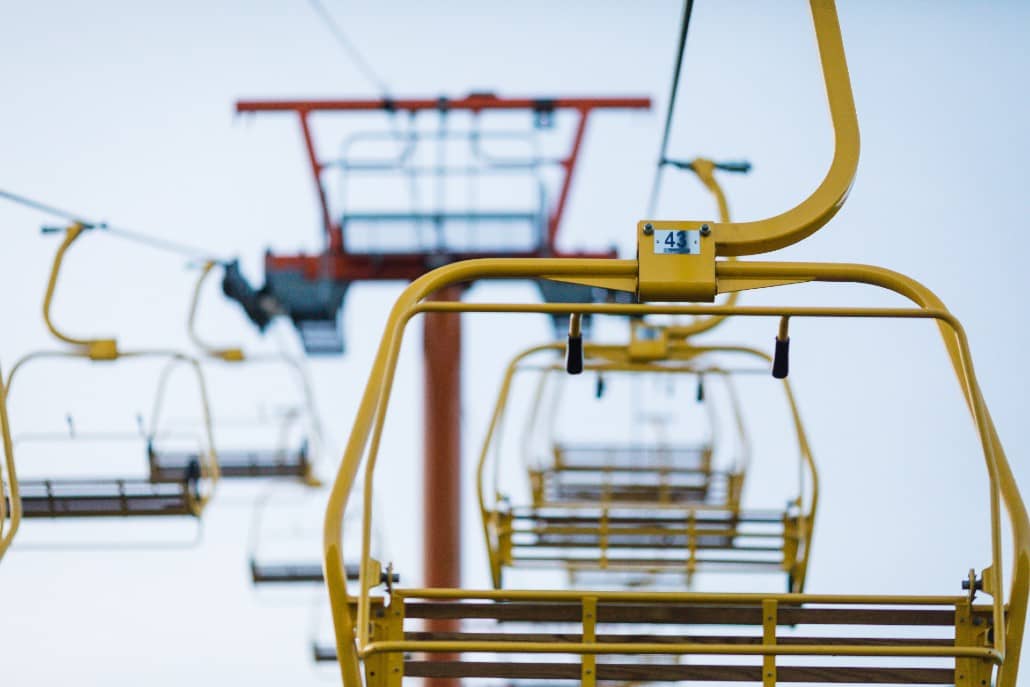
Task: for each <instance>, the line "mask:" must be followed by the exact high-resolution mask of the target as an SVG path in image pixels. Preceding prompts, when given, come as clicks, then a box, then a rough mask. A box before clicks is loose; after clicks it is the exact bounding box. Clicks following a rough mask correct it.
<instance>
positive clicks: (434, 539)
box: [223, 93, 651, 587]
mask: <svg viewBox="0 0 1030 687" xmlns="http://www.w3.org/2000/svg"><path fill="white" fill-rule="evenodd" d="M650 106H651V101H650V99H649V98H619V97H596V98H502V97H499V96H496V95H494V94H490V93H474V94H470V95H468V96H466V97H462V98H454V99H451V98H442V97H441V98H411V99H409V98H404V99H401V98H398V99H377V100H291V101H283V100H241V101H239V102H237V103H236V111H237V112H238V113H280V114H292V115H294V116H296V117H297V121H298V123H299V124H300V131H301V135H302V137H303V141H304V146H305V149H306V151H307V158H308V161H309V163H310V168H311V175H312V179H313V181H314V182H315V190H316V194H317V199H318V203H319V205H320V208H321V221H322V224H323V232H324V248H323V250H322V251H321V252H320V253H318V254H313V255H308V254H295V255H276V254H273V253H271V252H269V253H266V255H265V284H264V286H263V287H261V289H259V290H256V289H253V288H251V287H250V286H249V284H248V283H247V282H246V280H245V279H244V278H243V276H242V274H241V273H240V272H239V268H238V266H237V265H235V264H232V265H229V266H227V267H226V272H225V279H224V280H223V289H224V290H225V292H226V295H228V296H229V297H230V298H233V299H235V300H237V301H239V302H240V304H241V305H242V306H243V307H244V309H245V310H246V311H247V314H248V315H249V316H250V317H251V319H252V320H253V321H254V323H255V324H256V325H257V326H258V327H259V328H262V329H263V328H264V327H265V326H266V325H267V324H268V322H269V321H270V319H271V318H272V317H273V316H275V315H279V314H282V315H286V316H289V317H290V318H291V319H292V320H293V322H294V324H295V325H296V327H297V330H298V332H299V333H300V335H301V338H302V341H303V342H304V346H305V349H306V350H307V351H308V352H309V353H340V352H342V351H343V336H342V334H341V332H340V327H339V319H338V312H339V310H340V308H341V307H342V305H343V301H344V297H345V295H346V292H347V288H348V287H349V286H350V285H351V284H352V283H353V282H358V281H368V280H405V281H407V280H412V279H415V278H417V277H419V276H420V275H422V274H423V273H424V272H426V271H428V270H431V269H433V268H435V267H438V266H440V265H443V264H446V263H448V262H453V261H456V260H465V259H470V258H481V257H498V256H507V257H544V256H555V257H615V254H614V251H612V250H600V251H597V252H592V253H574V254H570V253H562V252H561V251H559V250H558V248H557V238H558V233H559V230H560V229H561V222H562V216H563V213H564V211H565V207H566V204H567V201H568V197H569V193H570V190H571V188H572V181H573V178H574V172H575V169H576V164H577V162H578V161H579V159H580V152H581V150H582V147H583V142H584V137H585V133H586V129H587V122H588V120H589V119H590V116H591V115H592V114H594V112H595V111H598V110H612V109H622V110H646V109H649V108H650ZM331 115H335V116H336V117H335V118H336V119H339V115H350V120H351V122H357V123H358V124H360V125H363V126H367V125H368V123H369V122H372V121H377V123H378V125H379V128H377V129H371V130H367V129H366V130H356V129H355V130H350V129H348V133H347V134H346V135H345V136H344V137H343V140H342V143H341V144H340V145H339V148H338V150H337V153H336V154H334V155H326V154H324V153H320V152H319V151H320V148H319V145H318V142H316V139H315V136H314V135H313V131H312V128H313V124H314V123H315V121H316V120H317V121H319V122H321V121H323V120H329V119H330V116H331ZM326 123H327V124H328V121H327V122H326ZM334 123H336V124H338V122H334ZM384 124H385V126H384ZM331 199H333V200H336V201H337V202H338V206H336V204H335V203H333V202H331ZM334 207H335V211H334ZM539 285H540V289H541V294H542V297H543V298H544V299H545V300H561V301H564V302H569V301H574V302H589V301H592V300H596V299H598V298H601V297H604V294H599V293H597V292H596V290H591V289H589V288H587V287H579V286H575V285H561V284H557V283H555V282H539ZM436 297H437V298H441V299H457V298H460V292H458V291H455V290H451V291H448V292H447V293H440V294H437V295H436ZM458 317H459V316H458V315H451V314H433V315H427V316H426V320H425V328H424V354H425V408H424V417H425V457H424V459H425V462H424V485H425V486H424V496H425V504H424V507H425V518H424V528H425V536H424V546H425V559H424V560H425V580H424V583H425V584H426V585H427V586H430V587H433V586H442V587H456V586H458V585H459V578H460V568H461V556H460V552H461V542H460V530H461V528H460V503H461V498H460V495H461V482H460V475H461V441H460V433H461V427H460V409H461V393H460V390H461V325H460V320H459V319H458Z"/></svg>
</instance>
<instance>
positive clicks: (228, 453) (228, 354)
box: [148, 261, 322, 486]
mask: <svg viewBox="0 0 1030 687" xmlns="http://www.w3.org/2000/svg"><path fill="white" fill-rule="evenodd" d="M216 266H217V263H216V262H214V261H208V262H205V263H204V265H203V266H202V269H201V273H200V277H199V278H198V280H197V283H196V286H195V287H194V290H193V297H192V301H191V303H190V310H189V317H188V319H187V331H188V333H189V337H190V339H191V340H192V342H193V343H194V345H195V346H196V347H197V349H198V350H199V351H200V352H201V354H202V357H201V359H202V360H203V361H205V362H208V361H210V362H211V363H215V364H217V363H223V364H225V365H230V366H238V367H240V368H242V372H244V373H245V374H259V372H258V371H257V368H258V366H264V367H271V366H275V367H283V368H285V369H287V370H288V371H289V373H290V375H291V377H293V378H294V379H295V380H296V383H297V387H298V388H299V390H300V392H301V394H300V398H301V405H300V406H299V407H296V408H290V409H289V410H288V411H287V412H284V413H282V416H281V417H280V418H278V419H277V422H278V430H279V431H278V435H279V439H278V442H277V445H275V446H271V447H259V446H247V447H245V448H238V447H228V446H224V445H223V446H219V450H218V463H219V469H220V473H221V477H222V478H224V479H237V478H244V479H247V478H261V477H272V478H287V479H297V480H300V481H301V482H303V483H304V484H307V485H309V486H318V485H319V484H320V482H319V481H318V479H317V478H316V477H315V474H314V467H313V463H312V460H311V456H312V454H315V455H317V454H318V452H319V450H320V447H321V436H322V435H321V420H320V418H319V416H318V411H317V408H316V407H315V400H314V392H313V390H312V387H311V381H310V379H309V378H308V374H307V371H306V370H305V369H304V366H303V365H302V364H301V363H300V362H299V361H297V360H295V359H294V358H292V357H290V356H289V355H287V354H285V353H279V354H267V355H258V354H248V353H245V352H244V351H243V350H242V349H241V348H238V347H236V348H219V347H216V346H212V345H210V344H208V343H207V342H205V341H204V340H203V339H202V338H201V337H200V335H199V334H198V333H197V328H196V319H197V311H198V309H199V305H200V299H201V294H202V292H203V287H204V284H205V282H206V280H207V278H208V276H209V275H210V274H211V273H212V272H213V271H214V268H215V267H216ZM177 367H178V365H177V364H176V361H171V362H170V363H169V364H168V366H167V367H166V368H165V370H164V372H163V373H162V375H161V381H160V382H159V385H158V401H157V402H158V404H159V405H160V404H162V403H163V400H164V397H165V395H166V393H167V389H168V383H169V380H170V379H171V377H172V372H173V371H174V370H175V369H176V368H177ZM217 421H218V419H217V418H216V422H217ZM299 421H303V422H304V424H305V427H304V428H303V429H304V430H307V432H308V433H309V434H310V436H306V437H301V439H300V440H299V441H298V442H297V443H296V445H291V441H293V439H294V435H295V434H296V432H295V429H294V428H295V425H296V424H297V423H298V422H299ZM249 424H250V425H253V423H249ZM219 426H221V423H219ZM148 457H149V462H150V478H151V480H152V481H154V482H177V481H179V480H181V479H182V476H183V475H184V474H185V473H186V471H187V470H188V468H189V466H190V465H192V464H194V463H195V462H196V461H197V459H198V456H197V453H196V452H195V451H182V450H177V451H175V450H160V449H159V448H158V445H157V443H155V442H151V444H150V446H149V448H148Z"/></svg>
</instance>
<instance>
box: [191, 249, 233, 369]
mask: <svg viewBox="0 0 1030 687" xmlns="http://www.w3.org/2000/svg"><path fill="white" fill-rule="evenodd" d="M216 265H217V263H216V262H214V261H213V260H208V261H207V262H205V263H204V264H203V265H202V266H201V268H200V276H199V277H198V278H197V284H196V286H194V287H193V297H192V298H191V299H190V312H189V315H188V316H187V318H186V332H187V333H188V335H189V337H190V341H192V342H193V345H194V346H196V347H197V348H198V349H199V350H200V351H201V352H202V353H204V355H207V356H211V357H212V358H220V359H221V360H224V361H226V362H229V363H238V362H242V361H243V360H244V359H245V356H244V354H243V349H241V348H239V347H234V348H218V347H216V346H212V345H211V344H209V343H207V342H206V341H204V340H203V338H201V336H200V335H199V334H198V333H197V310H198V309H199V308H200V295H201V293H202V292H203V290H204V282H206V281H207V278H208V276H210V275H211V273H212V272H213V271H214V268H215V267H216Z"/></svg>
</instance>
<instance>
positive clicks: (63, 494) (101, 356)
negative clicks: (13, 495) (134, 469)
mask: <svg viewBox="0 0 1030 687" xmlns="http://www.w3.org/2000/svg"><path fill="white" fill-rule="evenodd" d="M84 230H85V227H83V226H82V225H80V224H75V225H72V226H71V227H69V228H68V229H66V230H65V232H64V234H65V235H64V240H63V241H62V243H61V245H60V247H59V248H58V250H57V253H56V255H55V257H54V262H53V266H52V268H51V271H50V278H49V281H48V284H47V290H46V296H45V298H44V302H43V318H44V321H45V323H46V325H47V328H48V329H49V330H50V332H51V333H52V334H53V335H54V336H55V337H56V338H57V339H58V340H60V341H62V342H64V343H66V344H70V345H71V349H70V350H65V351H37V352H33V353H30V354H28V355H26V356H24V357H23V358H21V359H20V360H19V361H17V362H16V363H15V364H14V366H13V367H12V368H11V370H10V372H9V373H8V376H7V381H6V384H5V392H6V395H7V398H8V399H10V398H11V393H12V388H13V384H14V381H15V378H16V376H17V373H18V372H19V371H20V370H22V369H23V368H24V367H25V366H27V365H29V364H31V363H35V362H39V361H42V360H57V359H77V360H88V361H91V362H99V363H107V364H114V363H115V362H116V361H119V360H127V359H144V358H150V359H159V360H165V361H176V362H178V363H185V364H188V365H189V366H190V367H191V368H192V369H193V371H194V374H195V378H196V382H197V388H198V391H199V405H200V409H201V413H202V416H203V419H204V435H203V436H204V440H205V442H206V444H207V446H206V450H205V451H201V452H200V453H199V455H198V460H197V461H196V462H195V463H193V464H192V465H191V467H190V468H189V470H187V472H186V473H185V474H184V475H183V476H182V479H181V480H179V481H176V482H170V483H168V484H154V483H152V482H150V481H149V480H148V479H146V478H145V477H140V478H126V479H115V478H99V479H84V480H82V479H60V478H55V479H44V480H28V479H22V480H20V481H19V487H20V508H21V510H20V513H21V516H22V517H23V518H62V517H76V518H78V517H114V516H137V515H138V516H175V515H187V516H194V517H195V516H199V515H200V513H201V512H202V510H203V508H204V506H205V505H206V504H207V502H208V500H209V499H210V498H211V495H212V493H213V489H214V485H215V483H216V482H217V480H218V476H219V471H218V461H217V457H216V454H215V449H214V439H213V433H212V430H211V419H210V415H209V411H208V400H207V389H206V386H205V382H204V376H203V373H202V372H201V369H200V365H199V363H198V362H197V361H196V360H195V359H193V358H190V357H189V356H186V355H183V354H181V353H178V352H175V351H165V350H147V351H121V350H119V349H118V346H117V344H116V342H115V340H114V339H78V338H73V337H71V336H68V335H66V334H64V333H62V332H61V331H60V330H58V329H57V328H56V327H55V326H54V324H53V322H52V320H51V316H50V307H51V304H52V302H53V296H54V291H55V289H56V286H57V279H58V275H59V273H60V269H61V265H62V263H63V260H64V255H65V252H66V251H67V250H68V248H69V247H70V246H71V245H72V243H74V242H75V241H76V240H77V239H78V238H79V237H80V236H81V235H82V233H83V231H84ZM157 414H158V410H157V409H155V416H154V418H153V423H154V426H155V427H156V426H157V423H158V417H157Z"/></svg>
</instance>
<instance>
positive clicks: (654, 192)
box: [646, 0, 694, 217]
mask: <svg viewBox="0 0 1030 687" xmlns="http://www.w3.org/2000/svg"><path fill="white" fill-rule="evenodd" d="M693 10H694V0H684V2H683V19H682V21H681V22H680V40H679V48H678V49H677V51H676V67H675V69H674V70H673V73H672V87H671V88H670V89H669V108H668V109H667V110H666V112H665V133H664V134H663V135H662V146H661V148H660V149H659V151H658V161H657V164H656V166H655V170H654V181H653V182H652V183H651V200H650V201H649V202H648V204H647V215H646V216H647V217H652V216H653V215H654V213H655V210H656V209H657V207H658V190H659V187H660V186H661V179H662V168H663V167H664V166H665V163H666V159H665V154H666V152H667V151H668V148H669V132H670V131H671V130H672V115H673V113H674V111H675V109H676V94H677V92H678V91H679V84H680V72H681V70H682V69H683V53H684V52H685V51H686V48H687V32H688V31H689V30H690V15H691V13H692V12H693Z"/></svg>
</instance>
